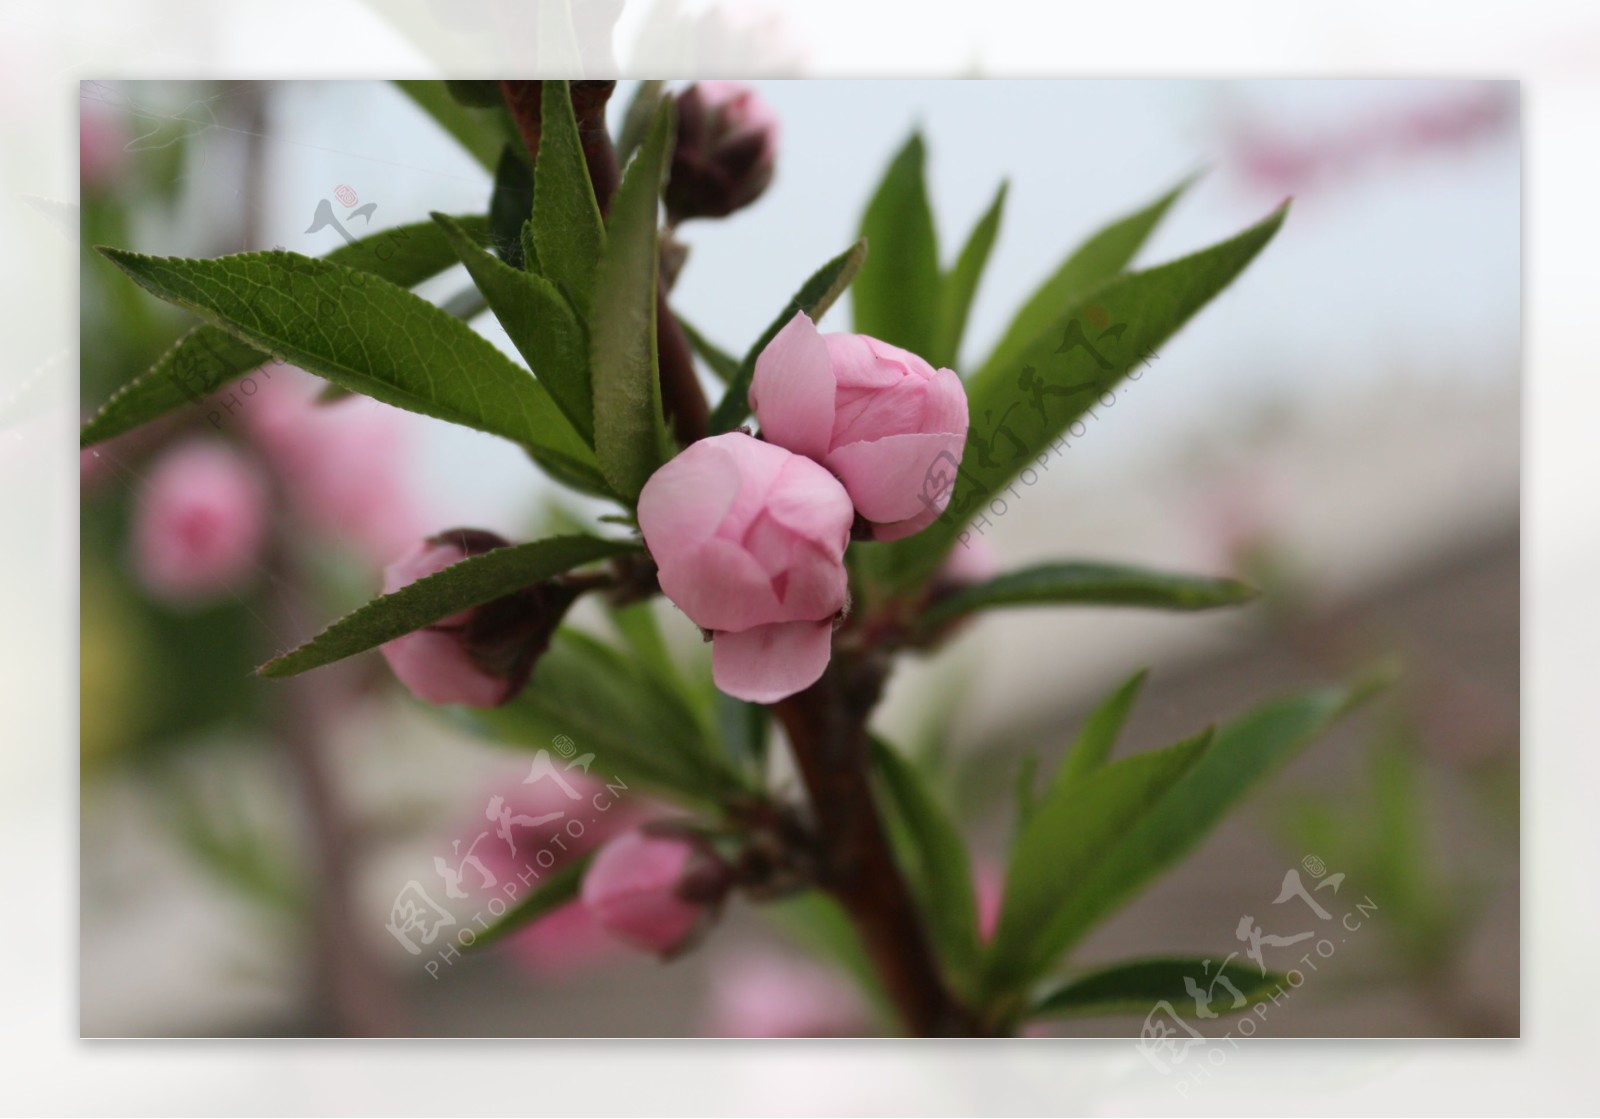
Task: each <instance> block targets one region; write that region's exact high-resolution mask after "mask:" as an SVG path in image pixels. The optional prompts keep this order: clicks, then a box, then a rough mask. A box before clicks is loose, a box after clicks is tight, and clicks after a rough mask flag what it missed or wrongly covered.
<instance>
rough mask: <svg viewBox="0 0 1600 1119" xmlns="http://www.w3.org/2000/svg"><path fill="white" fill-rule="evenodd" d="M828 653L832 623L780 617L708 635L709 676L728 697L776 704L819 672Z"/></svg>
mask: <svg viewBox="0 0 1600 1119" xmlns="http://www.w3.org/2000/svg"><path fill="white" fill-rule="evenodd" d="M832 652H833V623H832V621H823V622H781V623H779V624H777V625H768V626H756V627H755V628H753V629H747V630H745V631H744V632H742V633H727V632H719V633H716V634H714V635H713V636H712V639H711V675H712V678H713V679H714V680H716V682H717V687H719V688H721V689H722V690H723V691H724V692H727V693H728V694H729V695H731V696H735V697H737V698H739V699H743V700H748V701H749V702H751V703H776V702H777V701H778V700H780V699H783V698H785V697H787V696H791V695H794V694H795V693H796V692H801V691H804V690H805V689H807V688H809V687H810V686H811V685H812V684H815V683H816V682H817V681H818V680H819V679H821V677H822V673H823V672H824V671H825V670H826V669H827V667H828V658H829V657H830V656H831V655H832Z"/></svg>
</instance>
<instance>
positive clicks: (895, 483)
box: [828, 432, 966, 524]
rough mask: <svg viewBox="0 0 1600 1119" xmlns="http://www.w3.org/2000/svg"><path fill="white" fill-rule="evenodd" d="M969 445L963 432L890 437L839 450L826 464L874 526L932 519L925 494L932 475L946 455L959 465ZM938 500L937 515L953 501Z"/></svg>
mask: <svg viewBox="0 0 1600 1119" xmlns="http://www.w3.org/2000/svg"><path fill="white" fill-rule="evenodd" d="M965 445H966V436H965V434H961V435H957V434H955V433H953V432H931V433H927V434H915V433H914V434H908V435H890V436H887V437H886V438H883V439H878V440H875V441H873V442H871V443H850V444H847V445H846V446H843V447H838V448H836V449H835V450H834V451H833V452H832V453H831V454H830V455H829V456H828V465H829V466H830V467H832V469H833V472H834V473H835V474H837V475H838V476H839V480H840V481H841V482H843V483H844V488H845V489H846V490H848V491H849V492H850V499H851V500H852V501H854V502H855V506H856V511H857V512H859V513H860V514H861V515H862V516H863V517H865V518H867V520H869V521H872V522H874V523H875V524H893V523H894V522H896V521H903V520H907V519H910V518H913V517H919V516H926V515H928V512H929V505H928V501H934V495H933V494H931V493H927V492H926V490H927V486H928V472H929V471H930V470H931V469H932V467H933V465H934V463H935V461H936V460H938V458H939V456H940V455H941V454H944V453H948V454H949V455H951V456H952V457H954V458H955V459H956V461H958V462H959V461H960V459H961V452H962V449H963V448H964V447H965ZM939 496H940V500H939V501H934V505H933V509H932V515H933V516H937V515H938V514H939V512H941V511H942V510H943V509H944V504H947V503H948V502H949V493H948V492H945V493H943V494H941V495H939ZM925 497H926V499H927V500H924V498H925ZM941 501H942V502H943V503H944V504H941V503H940V502H941ZM930 519H931V518H930ZM924 523H926V522H924Z"/></svg>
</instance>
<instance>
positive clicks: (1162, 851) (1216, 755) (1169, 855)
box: [1055, 685, 1367, 950]
mask: <svg viewBox="0 0 1600 1119" xmlns="http://www.w3.org/2000/svg"><path fill="white" fill-rule="evenodd" d="M1366 694H1367V689H1366V688H1364V687H1362V686H1361V685H1357V686H1354V687H1351V688H1348V689H1346V688H1326V689H1320V690H1317V691H1311V692H1306V693H1303V694H1300V695H1295V696H1290V697H1287V698H1284V699H1278V700H1274V701H1273V702H1271V703H1267V704H1265V705H1263V706H1261V707H1258V708H1256V709H1255V710H1254V711H1252V712H1250V713H1249V714H1247V715H1245V716H1243V717H1242V718H1240V719H1237V720H1235V721H1234V722H1231V723H1228V724H1227V725H1225V726H1223V727H1222V728H1221V729H1220V730H1219V731H1217V733H1216V737H1215V739H1214V741H1213V742H1212V745H1211V749H1210V750H1209V751H1208V752H1207V753H1206V755H1205V756H1204V757H1202V758H1201V759H1200V761H1199V762H1198V764H1196V765H1195V766H1194V768H1193V769H1191V770H1189V772H1188V773H1187V774H1185V775H1184V776H1183V779H1182V780H1180V781H1178V782H1177V783H1176V784H1173V785H1172V786H1171V787H1170V788H1168V789H1167V790H1166V792H1165V794H1164V795H1163V796H1162V798H1161V801H1160V803H1159V804H1158V805H1157V807H1156V809H1155V810H1154V811H1153V812H1150V813H1149V814H1148V815H1146V816H1144V818H1143V819H1141V820H1139V821H1137V822H1136V823H1134V824H1133V826H1131V827H1130V828H1128V829H1126V833H1125V835H1124V836H1123V838H1122V841H1121V842H1120V843H1119V844H1118V845H1117V847H1116V849H1115V850H1114V851H1111V852H1109V853H1107V854H1106V856H1105V857H1104V858H1102V859H1100V860H1099V861H1097V862H1096V863H1095V864H1094V865H1093V866H1092V867H1090V868H1088V869H1087V870H1086V872H1085V873H1084V874H1083V875H1082V876H1081V877H1080V878H1079V879H1078V881H1077V882H1076V884H1075V885H1074V887H1073V889H1072V893H1071V895H1070V897H1068V898H1067V899H1066V901H1065V905H1064V906H1063V908H1062V910H1061V913H1060V915H1059V918H1058V924H1057V926H1056V929H1055V934H1056V936H1057V937H1058V939H1059V947H1060V949H1062V950H1065V949H1066V948H1069V947H1070V946H1071V945H1072V944H1074V943H1076V942H1077V941H1078V940H1080V939H1082V937H1083V935H1084V934H1085V933H1087V932H1088V931H1089V930H1090V929H1091V928H1093V927H1094V926H1095V925H1096V924H1098V923H1099V922H1100V921H1102V920H1104V919H1105V918H1106V917H1108V916H1110V915H1111V914H1112V912H1114V911H1115V910H1116V909H1118V908H1119V907H1120V906H1122V905H1123V904H1125V903H1126V902H1127V901H1128V900H1129V899H1131V898H1132V897H1133V896H1134V895H1135V894H1137V893H1138V892H1139V890H1140V889H1141V888H1143V887H1144V886H1145V884H1146V883H1148V882H1149V881H1150V880H1151V879H1153V878H1154V877H1155V876H1156V875H1157V874H1159V873H1160V872H1161V871H1163V870H1165V869H1166V868H1167V867H1169V866H1171V865H1172V864H1173V863H1175V862H1177V861H1178V860H1179V859H1180V858H1182V857H1183V856H1184V855H1185V854H1187V853H1188V852H1189V851H1190V850H1192V849H1193V848H1194V847H1195V845H1196V844H1198V843H1199V842H1200V840H1201V839H1202V838H1204V837H1205V835H1206V834H1207V833H1209V832H1210V831H1211V829H1212V828H1213V827H1214V826H1215V825H1216V824H1217V822H1218V821H1219V820H1221V819H1222V818H1223V816H1225V815H1226V814H1227V813H1228V811H1229V809H1231V808H1232V807H1233V806H1234V805H1235V804H1236V803H1237V802H1238V801H1239V799H1240V798H1241V797H1243V796H1244V794H1245V793H1246V792H1247V791H1248V790H1249V789H1250V788H1251V787H1253V786H1254V785H1255V784H1257V783H1258V782H1260V781H1261V780H1263V779H1264V778H1265V777H1266V776H1267V775H1268V774H1269V773H1271V772H1273V771H1275V770H1277V769H1278V768H1280V767H1281V766H1282V765H1284V763H1286V762H1287V761H1288V760H1289V759H1290V758H1292V757H1293V756H1294V755H1295V754H1297V753H1299V751H1300V750H1301V749H1303V748H1304V747H1305V746H1306V745H1307V744H1308V743H1310V742H1311V740H1312V739H1314V738H1316V737H1317V736H1318V735H1320V734H1321V733H1322V732H1323V731H1325V730H1326V729H1327V728H1328V727H1329V726H1330V725H1332V723H1333V722H1334V720H1335V719H1337V718H1338V717H1339V716H1340V715H1341V714H1342V713H1343V712H1345V711H1346V710H1348V709H1349V707H1350V706H1351V705H1352V704H1354V703H1356V702H1359V701H1360V700H1361V699H1362V698H1364V696H1365V695H1366ZM1112 768H1115V767H1114V766H1111V767H1107V770H1109V769H1112ZM1102 772H1105V771H1102ZM1093 780H1094V778H1093V777H1092V776H1091V777H1090V778H1089V779H1087V780H1086V781H1084V782H1082V783H1080V784H1079V785H1077V786H1075V787H1077V788H1084V787H1086V786H1087V785H1088V784H1089V783H1090V782H1092V781H1093Z"/></svg>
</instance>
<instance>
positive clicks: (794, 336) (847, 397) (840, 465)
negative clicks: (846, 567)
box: [750, 312, 967, 540]
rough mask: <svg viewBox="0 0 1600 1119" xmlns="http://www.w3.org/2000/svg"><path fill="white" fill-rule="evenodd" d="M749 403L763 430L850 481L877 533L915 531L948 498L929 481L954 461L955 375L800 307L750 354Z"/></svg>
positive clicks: (959, 446)
mask: <svg viewBox="0 0 1600 1119" xmlns="http://www.w3.org/2000/svg"><path fill="white" fill-rule="evenodd" d="M750 409H751V411H753V412H754V413H755V414H756V418H757V419H758V420H760V421H761V434H762V435H763V436H764V437H765V438H766V439H767V440H768V441H769V442H772V443H776V444H777V445H778V446H780V447H787V448H788V449H789V450H791V451H793V452H795V453H796V454H801V455H806V456H808V457H810V458H813V459H816V460H817V461H818V462H820V463H822V464H823V465H824V466H826V467H827V468H828V469H829V470H831V471H832V472H833V473H834V474H835V475H836V476H837V477H838V479H839V480H840V481H841V482H843V483H844V488H845V489H846V490H847V491H849V494H850V499H851V500H852V501H853V502H854V503H855V507H856V510H857V511H858V512H859V513H860V514H861V515H862V516H863V517H864V518H866V519H867V520H868V521H871V522H872V524H873V526H874V527H873V535H874V536H875V537H877V539H879V540H898V539H900V538H901V537H903V536H910V535H911V534H912V533H915V532H920V531H922V529H924V528H926V527H927V526H928V525H930V524H932V523H933V521H934V519H935V518H937V517H938V516H939V514H941V513H942V512H944V509H945V507H946V506H947V505H948V504H949V503H950V488H949V486H948V485H940V486H937V487H933V492H932V493H931V494H930V493H929V492H928V491H929V488H930V487H929V483H930V479H932V478H934V477H935V476H936V475H935V472H936V471H937V472H938V474H937V476H938V477H940V478H943V477H945V476H946V474H948V473H949V472H952V471H954V469H955V468H956V467H958V466H959V465H960V464H961V453H962V450H963V449H964V447H965V446H966V441H967V393H966V389H965V388H964V387H963V386H962V384H961V378H959V377H957V376H956V375H955V373H953V372H951V371H950V370H948V369H934V368H933V366H931V365H929V364H928V363H927V362H926V361H923V360H922V359H921V358H920V357H918V356H916V355H915V354H913V353H908V352H907V351H905V350H902V349H900V348H899V347H898V346H891V345H889V344H888V343H887V342H880V341H878V340H877V339H876V338H871V337H868V336H867V335H865V334H822V333H819V332H818V330H817V328H816V324H815V323H813V322H812V321H811V320H810V319H809V318H807V317H806V315H805V313H804V312H796V313H795V316H794V318H792V319H790V320H789V322H788V324H787V325H786V326H785V327H784V328H783V329H782V330H780V331H779V332H778V334H777V336H776V337H775V338H773V340H772V341H771V342H770V343H769V344H768V345H767V348H766V349H764V350H762V351H761V355H760V356H759V357H758V358H757V359H756V371H755V377H754V379H753V380H752V381H751V383H750Z"/></svg>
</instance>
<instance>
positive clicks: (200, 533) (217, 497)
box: [133, 439, 268, 603]
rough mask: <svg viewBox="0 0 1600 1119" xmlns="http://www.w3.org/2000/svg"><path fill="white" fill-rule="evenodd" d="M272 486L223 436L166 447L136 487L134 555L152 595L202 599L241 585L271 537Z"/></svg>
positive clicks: (193, 600)
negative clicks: (269, 499) (269, 488)
mask: <svg viewBox="0 0 1600 1119" xmlns="http://www.w3.org/2000/svg"><path fill="white" fill-rule="evenodd" d="M267 503H268V488H267V482H266V478H265V476H264V475H263V474H262V472H261V470H260V468H259V467H258V466H257V465H256V464H255V463H254V462H253V461H252V460H250V459H249V458H247V457H246V456H245V455H243V454H242V453H240V452H239V451H238V450H237V449H235V448H234V447H232V446H231V445H229V444H227V443H224V442H222V441H221V440H211V439H195V440H191V441H189V442H187V443H183V444H180V445H179V446H177V447H174V448H172V449H171V450H169V451H167V452H166V454H164V455H162V456H161V458H160V459H158V460H157V461H156V463H155V465H154V466H153V467H152V468H151V470H150V473H149V475H148V476H147V477H146V478H145V480H144V482H143V484H142V485H141V486H140V487H139V494H138V498H137V506H136V508H135V511H134V522H133V559H134V566H135V570H136V571H137V573H138V576H139V578H140V580H141V581H142V582H143V583H144V585H145V587H146V588H147V589H148V590H149V591H150V593H151V594H153V595H155V596H156V597H158V598H162V599H166V600H167V601H169V602H174V603H201V602H205V601H209V600H212V599H215V598H217V597H219V596H221V595H224V594H227V593H228V592H229V591H232V590H235V589H237V588H239V587H240V586H242V585H243V584H244V583H245V582H246V581H247V580H248V579H249V578H250V577H251V576H252V575H253V574H254V571H255V568H256V565H257V563H258V562H259V561H260V558H261V552H262V548H263V546H264V544H265V542H266V538H267V521H268V517H267Z"/></svg>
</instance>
